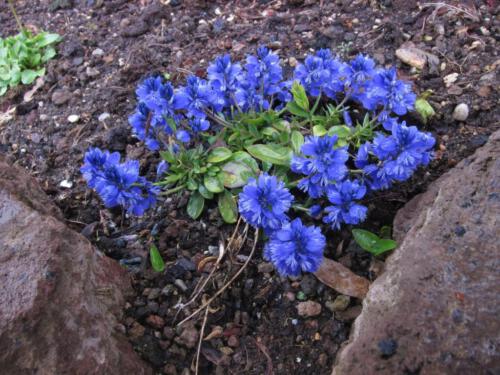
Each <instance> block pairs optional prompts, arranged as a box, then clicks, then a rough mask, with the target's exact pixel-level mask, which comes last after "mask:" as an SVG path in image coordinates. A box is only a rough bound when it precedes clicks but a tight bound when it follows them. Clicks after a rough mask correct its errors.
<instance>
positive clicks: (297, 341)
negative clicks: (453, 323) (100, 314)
mask: <svg viewBox="0 0 500 375" xmlns="http://www.w3.org/2000/svg"><path fill="white" fill-rule="evenodd" d="M17 3H18V5H17V9H18V12H19V15H20V16H21V18H22V20H23V22H24V23H25V24H26V25H27V26H29V27H31V28H33V29H44V30H50V31H53V32H58V33H60V34H61V35H63V36H64V41H63V42H62V43H61V44H60V45H59V55H58V57H57V59H55V60H53V61H51V62H50V64H49V65H48V69H47V71H48V73H47V75H46V77H45V82H44V84H43V85H42V86H41V88H40V89H39V90H38V91H37V92H35V93H34V95H33V98H32V100H31V101H29V102H27V101H25V100H24V99H23V96H24V94H25V93H26V92H27V91H28V90H29V89H30V87H19V88H17V89H15V90H11V91H10V92H9V93H8V94H7V95H6V96H4V97H3V98H2V99H0V152H3V153H5V154H7V155H9V156H10V157H11V159H12V161H14V162H15V163H16V164H18V165H21V166H23V167H25V168H26V169H27V170H28V171H30V172H31V174H32V175H34V176H36V177H37V178H38V180H39V181H40V183H41V185H42V187H43V188H44V190H45V191H46V192H47V193H48V194H49V195H50V196H51V197H52V198H53V200H54V202H55V203H56V204H57V205H58V206H59V207H60V208H61V209H62V210H63V212H64V214H65V217H66V219H67V221H68V224H69V225H71V226H72V227H73V228H75V229H76V230H78V231H81V232H82V233H83V234H84V235H86V236H87V237H88V238H89V239H91V240H92V241H93V242H94V243H95V244H96V245H97V246H98V247H99V248H100V249H101V250H102V251H103V252H104V253H106V254H108V255H109V256H111V257H113V258H115V259H117V260H120V262H121V263H122V264H123V265H124V266H125V267H127V268H129V269H130V271H131V272H132V273H133V275H134V285H135V290H136V296H134V297H132V298H131V299H130V303H129V304H128V305H127V306H126V310H125V318H124V320H123V329H124V331H125V332H126V333H127V335H128V336H129V338H130V340H131V342H132V343H133V344H134V347H135V348H136V350H137V351H138V352H139V353H140V355H141V356H142V357H143V358H144V359H145V360H146V361H148V362H149V363H150V364H151V365H152V366H153V367H154V368H155V369H156V370H157V372H158V373H167V374H176V373H179V374H180V373H182V374H189V373H193V368H194V367H193V366H192V363H193V358H194V356H195V354H196V346H197V340H196V339H197V337H198V334H199V331H200V329H201V324H202V320H203V314H200V315H198V316H197V317H196V318H195V319H193V320H192V321H191V322H190V323H188V324H187V325H184V326H183V327H181V328H179V327H176V324H177V323H178V322H179V321H180V320H182V319H183V318H184V317H186V316H187V314H188V313H189V312H192V311H194V310H195V308H196V307H197V306H199V305H200V301H199V300H197V302H196V303H195V304H193V305H191V306H190V307H188V308H186V309H185V310H183V311H180V312H179V309H178V308H176V305H177V304H178V303H185V302H186V301H187V300H189V298H190V295H191V294H192V292H193V291H194V289H195V287H196V285H197V283H198V282H199V280H200V278H202V277H205V276H206V274H207V272H209V271H210V267H211V264H210V263H208V264H206V265H205V267H201V269H200V261H202V259H205V258H207V257H210V256H215V257H216V256H217V255H218V251H219V242H220V241H223V240H226V239H227V238H228V237H229V236H230V235H231V233H232V230H233V228H232V227H229V226H224V225H223V224H222V222H221V220H220V218H219V217H218V216H217V213H216V210H215V209H212V210H209V212H208V213H207V214H205V215H204V216H203V218H202V219H201V220H199V221H196V222H194V221H192V220H190V219H188V218H187V217H186V215H185V214H184V206H185V204H186V198H185V197H179V198H177V197H176V198H173V199H172V198H170V199H167V200H166V201H165V202H162V203H161V204H160V205H159V206H158V208H157V209H156V210H155V212H153V213H151V214H150V215H149V216H147V217H146V218H143V219H142V220H135V219H129V218H123V217H122V215H121V213H120V211H119V210H118V211H116V210H112V211H109V210H105V209H103V206H102V205H101V203H100V201H99V199H98V198H97V197H96V196H95V195H94V194H93V193H92V192H90V191H89V190H88V189H87V188H86V185H85V183H84V182H83V181H82V178H81V176H80V174H79V171H78V169H79V166H80V165H81V162H82V155H83V153H84V152H85V150H86V149H87V148H88V147H89V146H91V145H93V146H98V147H103V148H108V149H110V150H113V151H120V152H121V153H122V155H123V156H127V157H130V158H138V159H140V160H142V161H143V171H144V173H151V172H152V171H153V170H154V168H155V166H156V163H157V161H158V156H157V155H151V154H150V153H148V152H147V151H146V149H145V148H144V146H143V145H142V144H140V143H139V142H137V140H136V139H134V138H132V137H131V134H130V130H129V126H128V124H127V116H128V115H129V114H130V113H131V112H132V111H133V108H134V105H135V103H134V89H135V86H136V84H137V83H138V82H139V81H140V80H141V79H142V78H143V77H145V76H146V75H149V74H152V73H155V72H161V73H165V72H168V73H170V74H171V76H172V77H173V80H174V81H180V80H182V79H183V77H184V75H185V72H186V70H187V71H192V72H195V73H196V74H200V75H202V74H203V72H204V69H205V68H206V65H207V62H208V61H210V60H212V59H213V58H214V57H215V56H217V55H219V54H222V53H231V54H232V55H233V56H234V58H236V59H239V58H243V57H244V55H245V54H246V53H248V52H253V51H254V50H255V49H256V47H257V46H258V45H260V44H266V45H268V46H270V47H271V48H273V49H275V50H276V51H277V52H278V53H279V54H280V55H281V56H282V58H283V59H289V58H290V57H292V56H294V57H295V58H296V59H298V60H300V59H301V58H302V57H303V56H304V54H305V53H306V52H309V50H310V49H317V48H323V47H329V48H332V49H333V50H335V51H337V52H338V53H340V54H342V55H344V56H345V57H350V56H353V55H355V54H357V53H358V52H363V53H367V54H370V55H372V56H373V57H374V58H375V59H376V60H377V61H378V62H379V63H380V64H382V65H396V66H397V67H398V71H399V74H400V76H401V77H404V78H406V79H408V80H411V81H413V82H414V86H415V90H416V91H417V92H418V93H422V92H424V91H425V90H432V95H431V97H430V102H431V103H432V105H433V106H434V108H435V109H436V111H437V112H438V116H436V117H435V118H434V119H432V121H430V123H429V124H428V125H427V126H426V127H425V128H426V129H427V130H429V131H431V132H433V134H434V135H435V136H436V138H437V141H438V142H437V152H436V159H435V160H434V161H433V163H432V165H431V167H430V168H429V169H427V170H426V171H421V172H419V173H418V175H417V176H416V177H415V178H413V179H412V180H411V181H410V182H408V183H406V184H404V185H402V186H400V187H399V188H397V189H393V190H392V191H390V192H384V194H381V195H380V196H379V197H377V199H372V200H371V201H370V208H371V216H370V220H369V221H368V222H369V223H370V224H369V225H370V227H372V228H374V229H378V228H380V227H381V226H382V225H387V224H388V225H390V224H391V222H392V218H393V217H394V214H395V212H396V211H397V209H398V208H400V207H401V206H402V205H403V204H404V203H405V202H406V201H408V200H409V199H410V198H411V197H412V196H414V195H415V194H417V193H419V192H422V191H424V190H425V188H426V186H427V185H428V184H429V183H430V182H431V181H433V180H434V179H436V178H437V177H438V176H440V175H441V174H442V173H444V172H445V171H446V170H448V169H449V168H451V167H452V166H453V165H455V164H456V163H457V162H458V161H460V160H461V159H463V158H464V157H466V156H467V155H469V154H471V153H472V152H473V151H474V150H475V149H476V148H478V147H480V146H481V145H483V144H484V143H485V142H486V140H487V138H488V135H489V134H490V133H492V132H493V131H494V130H495V129H497V128H498V127H499V122H498V119H499V110H498V91H497V90H498V80H497V70H498V68H499V66H500V60H499V58H498V48H497V41H498V38H499V20H498V11H499V9H498V7H497V5H496V4H495V1H486V2H481V1H469V2H460V3H462V4H465V6H466V7H467V8H466V9H467V13H465V12H454V11H452V10H451V8H446V7H443V8H441V9H439V10H437V11H435V10H436V8H432V7H429V8H425V9H419V8H418V7H417V5H416V2H411V1H400V0H397V1H396V0H392V1H391V0H384V1H352V0H349V1H342V0H340V1H308V0H306V1H301V0H298V1H297V0H293V1H292V0H289V1H286V0H281V1H279V0H274V1H266V0H260V1H228V2H224V1H201V0H200V1H191V0H171V1H170V2H169V5H163V4H162V3H160V2H155V1H149V0H141V1H138V0H137V1H127V0H106V1H102V0H80V1H72V0H55V1H19V2H17ZM164 3H168V1H164ZM449 3H450V4H456V3H458V2H451V1H450V2H449ZM495 7H496V8H495ZM0 24H1V25H2V29H1V30H0V33H1V36H7V35H11V34H13V33H15V32H16V29H15V23H14V20H13V19H12V17H11V15H10V13H9V12H8V9H7V6H6V5H5V4H2V5H0ZM408 40H409V41H412V42H413V43H415V45H416V46H417V47H419V48H421V49H423V50H425V51H427V52H430V53H433V54H434V55H436V56H437V57H438V59H439V64H437V65H436V66H432V67H429V66H427V67H426V68H425V69H424V70H423V71H422V72H420V73H418V72H416V71H414V70H413V69H412V68H411V67H409V66H408V65H404V64H403V63H402V62H401V61H399V60H398V59H397V58H396V56H395V50H396V49H397V48H399V47H400V46H401V44H403V43H404V42H405V41H408ZM288 62H290V60H288ZM451 73H458V76H457V80H456V82H454V83H453V84H451V85H450V86H449V87H447V86H446V85H445V84H444V82H443V77H445V76H447V75H449V74H451ZM458 103H466V104H467V105H468V106H469V109H470V115H469V117H468V118H467V120H466V121H465V122H457V121H455V120H454V119H453V118H452V112H453V109H454V108H455V106H456V105H457V104H458ZM12 108H15V113H14V115H13V118H12V119H10V120H6V116H5V113H7V112H8V111H9V110H10V109H12ZM103 114H104V115H103ZM106 114H109V115H106ZM69 115H78V116H79V121H78V122H76V123H70V122H69V121H68V120H67V118H68V116H69ZM63 180H67V182H69V183H70V184H72V187H71V188H67V187H62V186H61V185H60V183H61V181H63ZM151 238H154V239H155V240H156V243H157V245H158V248H159V250H160V251H161V253H162V255H163V257H164V259H165V260H166V262H167V269H166V271H165V272H164V273H162V274H157V273H154V272H153V271H152V270H151V269H150V267H149V263H148V258H147V252H148V248H149V245H148V243H147V241H148V240H149V239H151ZM328 238H329V245H328V249H327V251H326V256H328V257H330V258H333V259H336V260H338V261H340V262H341V263H343V264H344V265H346V266H348V267H349V268H351V269H352V270H353V271H354V272H356V273H357V274H359V275H362V276H365V277H368V278H370V279H373V278H374V277H376V274H377V272H378V270H379V269H380V263H381V262H380V261H379V260H374V259H372V257H371V256H370V255H369V254H368V253H365V252H362V251H361V250H360V249H359V248H357V247H356V246H355V245H354V244H352V243H349V236H348V232H347V231H346V232H342V233H333V232H331V231H330V232H328ZM252 240H253V234H251V233H250V234H249V239H248V241H247V243H246V244H245V246H244V247H243V248H242V249H241V251H240V252H239V254H235V253H231V254H229V256H226V257H225V260H224V262H223V263H222V264H221V266H220V267H219V269H218V270H217V272H215V277H214V278H213V281H211V282H210V283H209V285H208V286H207V288H206V290H205V293H206V295H207V296H211V295H213V294H214V293H215V292H216V291H217V290H218V289H219V288H220V287H221V286H222V285H223V284H224V282H225V281H227V280H228V279H229V278H230V277H231V275H233V274H234V273H235V272H236V270H237V269H238V268H239V267H240V265H241V264H242V262H244V260H245V259H246V256H247V255H248V254H249V252H250V248H251V243H252ZM257 250H258V251H257V255H256V257H255V258H254V259H253V260H252V261H251V263H250V265H249V267H247V268H246V269H245V271H244V273H243V275H241V276H240V277H239V278H238V280H237V281H236V282H235V283H234V284H233V285H232V286H231V287H230V288H229V289H228V290H227V291H226V292H225V293H224V294H223V295H222V296H221V297H220V298H218V299H217V300H216V301H214V302H213V303H212V305H211V307H212V309H213V310H212V311H211V313H210V314H208V319H207V324H206V328H205V333H204V335H205V336H206V335H208V334H211V335H210V336H211V338H210V339H209V340H205V341H203V344H202V348H201V358H200V371H199V373H201V374H211V373H216V374H224V373H234V374H271V373H273V372H274V373H276V374H328V373H330V371H331V368H332V364H333V363H334V361H335V355H336V353H337V351H338V350H339V348H340V346H341V344H342V343H343V342H344V341H345V340H346V339H347V338H348V335H349V330H350V325H351V322H352V320H353V319H354V318H355V317H356V316H357V314H359V311H360V301H358V300H354V299H351V302H350V305H349V307H348V308H347V310H345V311H340V312H335V313H332V311H331V310H330V309H331V308H332V301H333V300H334V299H335V298H336V296H337V293H336V292H334V291H332V290H331V289H329V288H328V287H326V286H324V285H323V284H321V283H320V282H319V281H318V280H317V279H316V278H315V277H314V276H311V275H306V276H303V277H301V278H298V279H296V280H291V279H284V278H280V277H279V276H278V275H277V274H276V273H275V272H274V271H273V269H272V268H271V267H269V265H268V264H266V263H264V262H263V260H262V258H261V256H260V250H261V249H260V248H258V249H257ZM205 260H206V259H205ZM203 262H204V261H203ZM203 262H202V263H201V264H203ZM301 300H306V301H315V302H319V303H320V304H321V306H322V310H321V313H320V314H319V315H317V316H315V317H311V318H302V317H300V316H298V313H297V309H296V305H297V303H298V302H300V301H301Z"/></svg>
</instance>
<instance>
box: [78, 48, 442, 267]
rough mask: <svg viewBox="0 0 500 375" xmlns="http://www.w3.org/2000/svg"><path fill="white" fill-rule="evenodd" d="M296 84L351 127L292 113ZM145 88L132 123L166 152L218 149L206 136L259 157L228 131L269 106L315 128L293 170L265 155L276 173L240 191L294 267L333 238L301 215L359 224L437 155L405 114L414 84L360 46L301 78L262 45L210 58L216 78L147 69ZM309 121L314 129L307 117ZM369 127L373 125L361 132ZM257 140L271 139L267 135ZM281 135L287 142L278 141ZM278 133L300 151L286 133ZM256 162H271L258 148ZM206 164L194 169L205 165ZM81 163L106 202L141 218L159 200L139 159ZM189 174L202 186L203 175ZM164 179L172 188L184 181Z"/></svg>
mask: <svg viewBox="0 0 500 375" xmlns="http://www.w3.org/2000/svg"><path fill="white" fill-rule="evenodd" d="M294 82H298V83H300V84H301V85H302V87H303V89H304V90H305V93H306V94H307V96H308V97H309V98H310V99H312V100H313V102H315V103H316V104H315V105H314V108H316V106H318V105H319V108H320V110H321V108H323V106H325V108H326V107H327V106H326V105H325V102H326V103H327V104H328V105H329V106H330V108H333V112H335V113H337V114H338V116H337V121H338V122H337V124H342V126H334V128H335V127H337V128H343V129H340V130H341V131H343V132H344V135H341V134H342V133H338V132H337V133H336V132H331V133H330V132H329V131H328V130H329V129H327V128H325V129H324V132H323V133H318V134H317V133H316V132H314V128H312V126H313V125H314V124H313V123H312V121H313V120H314V118H316V117H318V116H316V114H317V112H316V113H314V116H312V115H311V116H309V117H307V116H308V115H307V114H306V116H305V117H301V118H297V117H294V116H296V113H295V112H293V111H292V110H291V109H290V110H289V108H290V106H289V105H290V104H294V103H295V102H294V103H289V102H290V101H292V100H295V99H294V98H293V97H292V92H293V93H294V95H295V92H294V90H292V85H296V83H294ZM136 96H137V107H136V109H135V112H134V113H133V114H132V115H131V116H130V117H129V123H130V125H131V128H132V132H133V134H134V135H135V136H136V137H137V138H138V139H139V140H140V141H143V142H144V144H145V145H146V146H147V147H148V148H149V149H150V150H152V151H162V150H167V149H168V150H171V151H172V152H173V153H174V155H180V154H181V153H182V152H183V151H186V150H193V149H195V148H199V147H201V146H203V147H205V146H207V150H210V149H212V148H213V147H214V146H213V145H212V144H210V145H207V143H206V142H207V140H208V139H213V138H216V139H217V140H218V142H221V144H222V145H223V146H224V147H225V148H227V149H228V150H229V152H230V153H236V152H238V153H240V156H241V153H243V154H246V155H247V157H250V158H251V157H252V156H255V155H252V156H250V155H249V153H247V151H248V152H249V150H247V149H245V148H239V149H238V148H235V147H236V146H234V145H232V144H231V143H230V142H229V141H228V139H229V138H227V137H228V136H229V135H231V131H233V129H231V122H232V121H238V119H240V118H243V117H244V116H243V115H246V116H247V117H248V116H250V117H251V116H256V115H259V114H262V113H263V112H265V113H267V112H269V113H270V114H273V116H274V117H273V116H269V117H268V118H266V120H265V121H264V122H266V126H268V127H267V128H266V129H267V130H269V127H270V126H269V124H268V122H269V121H271V120H269V118H271V119H272V118H275V117H276V116H277V117H279V121H280V122H282V123H286V124H288V125H286V126H288V127H294V126H295V127H294V128H293V129H292V130H295V131H299V132H301V133H303V135H305V139H304V138H303V137H302V136H301V138H302V141H301V146H300V147H296V148H295V147H294V148H293V149H294V150H295V152H294V153H293V155H292V156H291V158H290V159H289V160H290V162H289V165H288V170H286V171H285V172H283V168H284V166H283V164H281V165H280V166H279V168H280V169H278V168H275V169H273V167H272V166H271V167H269V165H268V166H267V167H265V166H264V163H262V168H261V170H262V171H266V172H260V171H258V172H256V174H255V175H254V176H253V177H252V178H248V180H247V183H246V185H245V186H243V188H242V190H241V192H239V191H237V190H234V191H237V192H239V196H238V204H237V207H238V211H239V214H240V215H241V217H242V218H243V219H244V220H245V221H246V222H247V223H248V224H250V225H252V226H254V227H256V228H259V229H262V230H263V231H264V233H265V234H266V235H267V236H268V238H269V240H268V242H267V244H266V246H265V257H266V259H268V260H269V261H271V262H272V263H273V264H274V265H275V266H276V268H277V270H278V271H279V272H280V274H282V275H285V276H297V275H298V274H300V273H301V272H315V271H316V270H317V269H318V267H319V266H320V264H321V262H322V259H323V252H324V248H325V246H326V240H325V237H324V235H323V234H322V233H321V230H320V228H319V227H315V226H306V225H304V224H303V223H302V221H301V219H300V218H298V217H296V214H295V213H294V212H298V211H305V212H308V214H309V216H310V218H312V219H322V221H323V222H324V223H325V224H328V226H329V227H331V228H332V229H333V230H339V229H340V228H341V227H342V225H343V224H348V225H357V224H360V223H362V222H363V221H364V220H365V219H366V217H367V214H368V208H367V207H366V205H365V203H364V202H363V200H365V199H366V197H367V196H368V195H369V194H370V193H372V192H374V191H377V190H382V189H388V188H390V187H391V186H393V185H394V184H396V183H399V182H403V181H406V180H408V179H409V178H410V177H411V176H412V175H413V173H415V171H416V170H417V169H418V168H419V167H421V166H426V165H428V164H429V162H430V160H431V159H432V155H433V154H432V149H433V147H434V143H435V140H434V138H433V137H432V136H431V135H430V134H428V133H425V132H422V131H420V130H419V129H418V128H417V127H416V126H411V125H407V124H406V123H405V122H404V121H402V119H401V118H400V116H404V115H405V114H407V113H408V112H410V111H413V110H414V108H415V100H416V95H415V93H414V92H413V90H412V86H411V84H409V83H407V82H404V81H402V80H400V79H398V77H397V72H396V69H395V68H389V69H385V68H381V67H378V66H377V65H376V63H375V61H374V60H373V59H372V58H370V57H369V56H366V55H362V54H359V55H357V56H355V57H354V58H353V59H352V60H351V61H343V60H342V59H340V58H339V57H337V56H335V55H334V54H333V53H332V52H331V51H330V50H328V49H322V50H319V51H317V52H316V53H314V54H311V55H308V56H306V58H305V59H304V61H303V63H300V64H298V65H297V66H296V67H295V69H294V70H293V75H292V76H291V77H285V76H284V69H283V67H282V65H281V60H280V58H279V56H278V55H277V54H276V53H274V52H272V51H270V50H269V49H268V48H266V47H259V48H258V49H257V53H256V54H255V55H248V56H246V58H245V60H244V61H241V62H237V61H232V60H231V56H229V55H223V56H219V57H217V58H216V59H215V60H214V61H212V62H211V63H210V64H209V65H208V68H207V75H206V78H202V77H197V76H194V75H191V76H189V77H187V78H186V82H185V84H184V85H180V86H178V87H174V86H173V85H172V84H171V83H170V82H165V81H164V79H163V78H162V77H160V76H155V77H149V78H146V79H145V80H144V81H143V82H141V83H140V84H139V86H138V88H137V90H136ZM306 99H307V100H309V99H308V98H306ZM295 104H296V103H295ZM306 109H307V108H306ZM323 109H324V108H323ZM353 109H354V110H353ZM287 110H288V111H287ZM315 110H316V109H313V110H312V111H315ZM320 110H319V111H320ZM323 113H326V110H325V111H324V112H323ZM280 116H281V117H280ZM319 117H321V116H319ZM363 117H364V120H363V123H362V124H361V119H362V118H363ZM304 118H306V120H305V121H304ZM307 118H309V120H310V121H311V122H310V125H311V128H312V129H310V128H307V126H308V124H306V125H304V124H305V123H307V121H308V120H307ZM258 123H259V122H256V124H258ZM238 124H240V123H238ZM297 124H300V125H298V126H297ZM286 126H284V125H283V124H281V127H280V128H276V129H278V133H280V132H281V133H283V132H286ZM329 126H331V125H329ZM222 128H224V129H223V130H222ZM283 129H285V130H283ZM346 129H347V134H348V135H347V136H346V135H345V131H346ZM359 129H362V130H363V131H367V133H363V134H361V133H360V131H359ZM337 130H339V129H337ZM259 131H262V129H259V128H258V125H255V128H254V129H250V131H249V133H251V134H253V133H255V132H259ZM224 132H226V134H224ZM325 133H326V134H325ZM366 134H368V135H366ZM233 135H235V134H233ZM236 135H238V134H236ZM224 137H226V138H224ZM258 139H259V142H264V141H262V139H264V137H260V138H258ZM280 139H281V138H280ZM225 141H227V142H226V143H224V142H225ZM204 142H205V143H204ZM272 142H278V141H277V140H276V138H274V139H273V141H272ZM279 142H281V143H280V145H279V146H280V147H282V148H286V149H287V150H290V153H292V148H291V147H290V145H289V144H286V142H287V141H281V140H280V141H279ZM302 142H303V143H302ZM264 143H265V142H264ZM242 147H243V146H242ZM207 152H208V151H207ZM225 152H227V151H225ZM250 153H251V152H250ZM196 155H198V156H197V157H199V154H196ZM255 159H258V160H259V161H261V162H262V161H265V160H264V159H259V158H258V157H257V156H255ZM228 160H229V162H231V163H233V164H232V165H231V167H230V168H229V169H231V168H233V167H234V165H235V164H234V163H235V162H234V161H232V159H228ZM175 161H176V157H172V158H171V159H168V162H167V161H165V160H164V161H162V162H161V163H159V164H158V167H157V175H158V177H157V178H158V179H159V181H158V182H157V183H156V185H162V184H161V182H162V181H161V178H171V180H169V181H174V182H175V181H177V178H181V177H182V176H181V177H178V176H177V175H174V176H171V175H169V174H170V173H172V174H174V173H178V172H176V171H175V168H174V167H173V163H175ZM254 161H255V162H256V160H254ZM169 163H170V164H169ZM255 164H257V163H255ZM271 164H272V163H271ZM209 167H210V168H212V170H211V172H210V173H212V175H210V176H211V177H214V174H216V173H219V172H218V171H219V170H220V169H221V168H222V167H223V165H222V164H220V165H217V168H216V169H215V170H214V169H213V166H207V167H206V169H207V170H208V169H210V168H209ZM172 168H173V169H174V171H173V172H172ZM203 168H205V166H203V165H200V166H197V167H196V169H197V171H200V170H202V169H203ZM246 168H247V169H248V167H246ZM270 168H271V169H270ZM222 169H223V168H222ZM81 171H82V173H83V176H84V178H85V179H86V180H87V183H88V185H89V187H91V188H93V189H95V190H96V191H97V193H98V194H99V195H100V196H101V197H102V199H103V201H104V203H105V205H106V206H107V207H114V206H117V205H121V206H123V207H124V208H125V209H126V210H127V212H128V213H131V214H134V215H141V214H143V213H144V211H145V210H146V209H148V208H149V207H151V206H152V205H154V204H155V202H156V199H157V195H158V193H159V188H158V187H156V186H155V185H153V184H152V183H151V182H148V181H147V180H146V179H145V178H144V177H142V176H140V175H139V163H138V162H137V161H126V162H123V163H120V155H119V154H118V153H110V152H108V151H101V150H99V149H96V148H93V149H90V150H89V151H88V152H87V154H86V155H85V160H84V166H83V167H82V168H81ZM273 173H274V174H275V175H273ZM277 175H279V176H280V177H279V178H278V177H277ZM284 175H286V177H284V178H283V176H284ZM190 176H191V175H190ZM291 180H295V181H294V182H293V183H291V182H290V181H291ZM188 182H189V184H187V185H189V186H190V189H189V190H190V191H191V192H192V193H191V194H193V189H196V187H197V186H198V185H197V184H198V182H195V183H193V181H188ZM202 183H203V182H202ZM163 185H164V186H166V187H167V188H172V185H174V186H175V183H174V184H170V183H164V184H163ZM193 186H194V187H193ZM240 187H241V185H240ZM177 188H179V187H178V186H177ZM180 188H182V186H181V187H180ZM225 188H228V186H225ZM293 188H297V189H298V190H300V192H298V195H296V196H297V197H299V196H301V197H304V196H305V197H306V199H307V202H306V204H305V205H303V206H301V205H300V204H298V202H297V200H296V199H295V198H294V196H293V195H292V194H291V192H290V189H293ZM231 189H232V187H231ZM205 190H206V189H205ZM205 190H200V193H201V194H202V195H203V198H202V199H205V198H206V199H209V198H207V197H209V196H210V195H207V194H209V193H207V192H206V191H205ZM176 191H179V189H177V190H176ZM218 192H220V190H216V191H215V193H218ZM226 192H227V190H226Z"/></svg>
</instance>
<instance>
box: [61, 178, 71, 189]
mask: <svg viewBox="0 0 500 375" xmlns="http://www.w3.org/2000/svg"><path fill="white" fill-rule="evenodd" d="M59 186H60V187H62V188H65V189H71V188H72V187H73V181H70V180H62V181H61V182H59Z"/></svg>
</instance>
